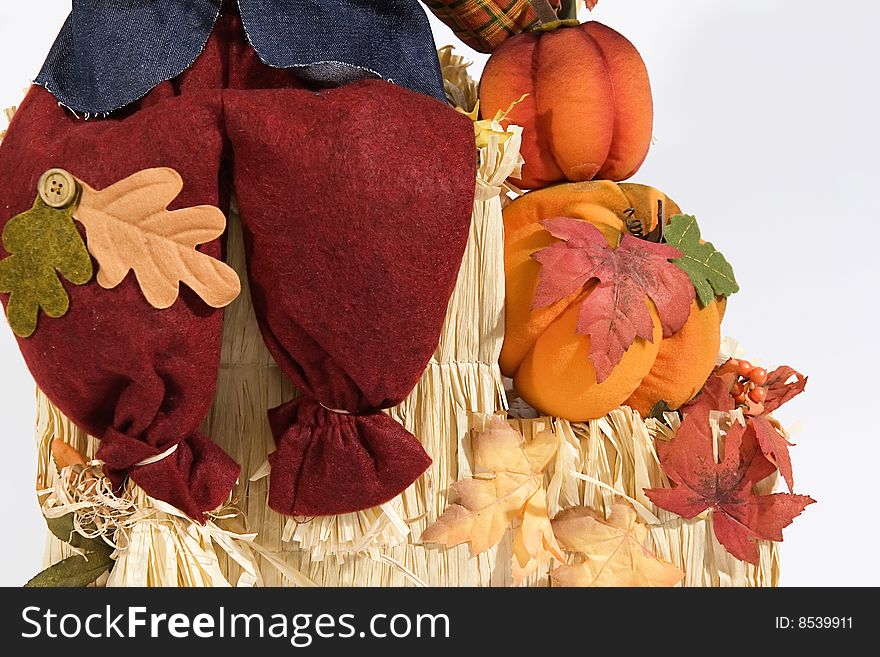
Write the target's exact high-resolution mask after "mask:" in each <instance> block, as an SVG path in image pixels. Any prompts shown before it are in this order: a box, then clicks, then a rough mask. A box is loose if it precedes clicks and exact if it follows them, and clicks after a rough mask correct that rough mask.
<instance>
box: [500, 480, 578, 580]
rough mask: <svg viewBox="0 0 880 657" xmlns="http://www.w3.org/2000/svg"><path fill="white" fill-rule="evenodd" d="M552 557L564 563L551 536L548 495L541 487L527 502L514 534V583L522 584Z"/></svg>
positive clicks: (563, 558) (512, 562) (557, 545)
mask: <svg viewBox="0 0 880 657" xmlns="http://www.w3.org/2000/svg"><path fill="white" fill-rule="evenodd" d="M551 557H555V558H556V559H557V560H559V561H561V562H563V563H564V562H565V556H564V555H563V554H562V550H561V549H560V548H559V544H558V543H557V542H556V538H555V537H554V536H553V528H552V526H551V524H550V516H549V513H548V512H547V493H546V492H545V491H544V488H543V487H541V488H539V489H538V490H537V491H536V492H535V494H534V495H532V496H531V497H530V498H529V501H528V502H527V503H526V506H525V508H524V509H523V515H522V521H521V523H520V525H519V527H516V531H515V532H514V535H513V556H512V558H511V564H512V572H513V582H514V584H517V585H519V584H521V583H522V582H523V580H525V578H526V577H528V576H529V575H531V574H532V573H534V572H535V571H536V570H538V569H539V568H541V567H543V566H545V565H547V564H548V563H550V558H551Z"/></svg>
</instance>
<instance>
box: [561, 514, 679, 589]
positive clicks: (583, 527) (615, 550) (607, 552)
mask: <svg viewBox="0 0 880 657" xmlns="http://www.w3.org/2000/svg"><path fill="white" fill-rule="evenodd" d="M553 532H554V534H555V535H556V538H557V540H558V541H559V543H560V544H561V545H562V547H563V548H565V549H566V550H568V551H570V552H577V553H579V554H581V555H583V557H584V560H583V562H582V563H577V564H571V565H566V566H560V567H559V568H556V569H555V570H554V571H553V573H552V577H553V582H554V584H556V585H557V586H675V585H676V584H678V582H680V581H681V580H682V578H683V577H684V573H683V572H682V571H681V570H679V568H678V567H677V566H675V565H673V564H671V563H669V562H668V561H663V560H662V559H660V558H658V557H657V556H656V555H655V554H654V553H653V552H651V551H650V550H648V548H646V547H645V542H646V539H647V537H648V528H647V527H645V525H644V524H642V523H640V522H639V521H638V517H637V515H636V512H635V510H634V509H633V508H632V507H631V506H630V505H629V504H624V503H622V502H615V503H614V504H613V505H612V507H611V515H610V516H609V518H608V520H607V521H605V520H604V519H602V517H601V516H600V515H599V514H597V513H596V512H595V511H593V510H592V509H590V508H588V507H572V508H569V509H566V510H564V511H562V513H560V514H559V515H558V516H556V518H555V519H554V520H553Z"/></svg>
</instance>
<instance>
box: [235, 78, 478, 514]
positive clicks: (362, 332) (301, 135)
mask: <svg viewBox="0 0 880 657" xmlns="http://www.w3.org/2000/svg"><path fill="white" fill-rule="evenodd" d="M224 107H225V124H226V129H227V134H228V137H229V139H230V142H231V144H232V149H233V151H234V160H235V188H236V193H237V195H238V200H239V207H240V209H241V215H242V221H243V224H244V227H245V234H246V238H247V250H248V267H249V274H250V281H251V290H252V296H253V299H254V305H255V309H256V312H257V316H258V319H259V321H260V326H261V330H262V332H263V336H264V339H265V341H266V344H267V345H268V347H269V349H270V351H271V352H272V355H273V356H274V357H275V360H276V361H277V362H278V363H279V365H280V366H281V368H282V369H283V370H284V372H285V373H286V374H287V376H289V377H290V378H291V379H292V380H293V382H294V383H295V384H296V386H297V387H298V388H299V389H300V390H301V391H302V392H303V394H304V398H303V399H300V400H296V401H294V402H292V403H290V404H287V405H285V406H282V407H281V408H279V409H276V410H275V411H274V412H273V413H272V414H271V419H272V424H273V429H274V432H275V436H276V442H277V446H278V449H277V451H276V452H275V453H274V454H273V455H272V458H271V461H272V478H271V484H270V497H269V504H270V506H272V508H274V509H275V510H277V511H279V512H281V513H286V514H302V515H322V514H333V513H342V512H348V511H354V510H357V509H362V508H366V507H370V506H374V505H376V504H380V503H382V502H385V501H387V500H389V499H391V498H392V497H394V495H396V494H398V493H400V492H401V491H402V490H404V489H405V488H406V487H407V486H408V485H409V484H410V483H411V482H412V481H414V480H415V479H416V478H417V477H418V476H419V475H420V474H421V473H422V472H423V471H424V470H425V468H426V467H427V465H428V464H429V459H428V457H427V455H426V454H425V453H424V451H423V450H422V448H421V446H420V445H419V443H418V441H417V440H416V439H415V438H414V437H413V436H411V435H410V434H408V433H407V432H405V431H404V430H403V429H402V427H400V425H398V424H397V423H395V422H393V421H392V420H391V419H390V418H388V417H387V416H386V415H385V414H383V413H380V412H378V411H379V409H382V408H388V407H390V406H393V405H394V404H397V403H399V402H400V401H402V400H403V399H404V398H405V397H406V395H407V394H408V393H409V392H410V391H411V390H412V388H413V386H414V385H415V383H416V382H417V380H418V378H419V376H420V375H421V372H422V371H423V370H424V367H425V365H426V364H427V362H428V360H429V358H430V356H431V354H432V353H433V351H434V349H435V348H436V345H437V340H438V337H439V333H440V330H441V328H442V324H443V319H444V316H445V313H446V308H447V304H448V301H449V297H450V295H451V292H452V289H453V286H454V284H455V280H456V277H457V274H458V269H459V267H460V265H461V257H462V253H463V250H464V246H465V243H466V239H467V232H468V226H469V222H470V215H471V206H472V200H473V190H474V170H475V159H474V144H473V127H472V125H471V122H470V121H469V120H468V119H466V118H465V117H463V116H461V115H459V114H457V113H455V112H454V111H452V110H451V109H449V108H447V107H445V106H443V105H441V104H440V103H437V102H436V101H434V100H431V99H429V98H426V97H422V96H419V95H417V94H414V93H411V92H409V91H407V90H404V89H401V88H399V87H396V86H394V85H391V84H388V83H385V82H379V81H369V82H362V83H357V84H354V85H350V86H346V87H343V88H339V89H333V90H329V91H324V92H321V93H314V92H306V91H297V90H265V91H227V92H226V93H225V94H224ZM328 408H329V409H341V410H344V411H349V412H351V413H354V415H345V414H339V413H334V412H332V411H330V410H328Z"/></svg>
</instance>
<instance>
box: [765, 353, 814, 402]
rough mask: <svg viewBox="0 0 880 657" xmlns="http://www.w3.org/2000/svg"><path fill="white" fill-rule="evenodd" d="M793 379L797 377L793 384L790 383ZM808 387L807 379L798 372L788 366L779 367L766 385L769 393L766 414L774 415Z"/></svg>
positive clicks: (772, 373) (769, 376) (771, 374)
mask: <svg viewBox="0 0 880 657" xmlns="http://www.w3.org/2000/svg"><path fill="white" fill-rule="evenodd" d="M791 377H795V381H794V382H793V383H789V381H790V380H791ZM806 386H807V377H805V376H804V375H803V374H801V373H800V372H798V371H797V370H794V369H792V368H791V367H789V366H788V365H783V366H782V367H777V368H776V369H775V370H773V371H772V372H770V373H769V374H768V375H767V382H766V383H765V384H764V389H765V390H766V391H767V398H766V399H764V413H772V412H773V411H775V410H776V409H777V408H779V407H780V406H782V405H783V404H784V403H785V402H787V401H789V400H790V399H791V398H792V397H797V396H798V395H799V394H801V393H802V392H803V391H804V388H806Z"/></svg>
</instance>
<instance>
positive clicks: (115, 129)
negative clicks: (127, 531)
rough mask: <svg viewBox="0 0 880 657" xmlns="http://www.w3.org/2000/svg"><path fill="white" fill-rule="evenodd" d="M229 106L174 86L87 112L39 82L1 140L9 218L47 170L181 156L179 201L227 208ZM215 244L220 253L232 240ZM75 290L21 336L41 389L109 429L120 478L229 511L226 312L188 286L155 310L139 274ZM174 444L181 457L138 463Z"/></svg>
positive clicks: (106, 450) (83, 423)
mask: <svg viewBox="0 0 880 657" xmlns="http://www.w3.org/2000/svg"><path fill="white" fill-rule="evenodd" d="M169 92H170V93H169ZM220 103H221V99H220V92H219V91H217V90H214V91H208V90H204V91H201V92H198V93H195V92H194V93H191V94H187V95H183V96H175V95H174V92H173V90H171V89H170V88H169V85H163V87H162V88H160V89H157V91H156V93H155V94H153V95H151V97H148V98H147V99H145V100H144V101H143V102H142V103H141V104H140V106H139V107H133V108H129V110H127V111H126V112H121V113H119V115H114V116H112V117H111V118H107V119H100V120H90V121H83V120H81V119H77V118H76V117H74V116H72V115H71V114H70V113H68V112H66V111H65V110H64V109H62V108H61V107H59V106H58V104H57V102H56V101H55V99H54V97H52V96H51V95H50V94H49V93H48V92H47V91H45V90H44V89H41V88H34V89H33V90H32V91H31V92H30V94H29V95H28V97H27V99H26V100H25V101H24V103H23V105H22V107H21V108H20V110H19V112H18V114H17V115H16V118H15V120H14V121H13V124H12V125H11V126H10V130H9V134H8V136H7V138H6V139H5V140H4V142H3V144H2V146H0V180H2V181H3V184H2V185H0V220H2V223H3V224H4V225H5V222H6V221H8V220H9V219H10V218H11V217H12V216H14V215H15V214H17V213H20V212H23V211H25V210H27V209H28V208H30V207H31V205H32V204H33V201H34V196H35V194H36V185H37V179H38V178H39V176H40V174H42V173H43V172H44V171H45V170H47V169H49V168H52V167H61V168H65V169H67V170H69V171H70V172H71V173H73V175H75V176H77V177H79V178H81V179H83V180H85V181H86V182H88V183H89V184H90V185H91V186H93V187H95V188H98V189H102V188H104V187H106V186H108V185H110V184H111V183H114V182H117V181H119V180H121V179H123V178H125V177H127V176H129V175H131V174H133V173H135V172H136V171H140V170H142V169H147V168H150V167H171V168H173V169H175V170H176V171H178V172H179V173H180V174H181V176H182V177H183V180H184V189H183V191H182V193H181V195H180V196H179V197H178V198H177V199H176V200H175V201H174V203H173V204H172V206H171V207H172V209H174V208H179V207H188V206H193V205H200V204H209V205H217V202H218V172H219V166H220V153H221V150H222V148H223V137H222V132H221V129H220V123H219V122H220V116H221V112H220V109H221V104H220ZM202 250H203V251H205V252H206V253H209V254H210V255H212V256H215V257H219V256H220V255H221V252H220V243H219V241H215V242H212V243H210V244H206V245H204V247H202ZM0 255H3V256H5V255H6V254H5V253H2V254H0ZM65 287H66V289H67V291H68V294H69V296H70V310H69V312H68V313H67V314H66V315H65V316H64V317H61V318H59V319H51V318H48V317H46V316H45V315H43V316H41V317H40V318H39V324H38V327H37V331H36V332H35V333H34V335H33V336H31V337H29V338H23V339H20V340H19V345H20V347H21V351H22V354H23V355H24V357H25V360H26V361H27V363H28V366H29V367H30V369H31V372H32V373H33V375H34V378H35V379H36V381H37V383H38V384H39V386H40V387H41V389H42V390H43V391H44V392H45V393H46V395H47V396H48V397H49V398H50V399H51V400H52V401H53V402H54V403H55V404H57V405H58V407H59V408H60V409H61V410H62V411H63V412H64V413H65V414H66V415H67V416H68V417H70V418H71V419H72V420H73V421H74V422H75V423H76V424H77V425H78V426H80V427H82V428H83V429H85V430H86V431H88V432H89V433H91V434H93V435H95V436H97V437H99V438H101V439H102V443H101V448H100V450H99V452H98V458H100V459H102V460H103V461H105V462H106V470H107V472H108V473H109V474H110V476H111V477H112V478H113V479H114V481H115V482H116V483H117V484H119V483H121V482H122V480H123V479H124V477H125V476H126V475H130V476H131V477H132V478H133V479H134V481H136V482H137V483H138V484H139V485H140V486H141V487H142V488H143V489H144V490H146V491H147V492H148V493H149V494H151V495H153V496H155V497H157V498H159V499H163V500H165V501H167V502H170V503H172V504H174V505H175V506H177V507H178V508H180V509H182V510H183V511H185V512H186V513H188V514H190V515H191V516H193V517H197V518H198V517H200V516H201V513H202V512H204V511H208V510H211V509H214V508H216V507H217V506H218V505H219V504H221V503H222V502H223V500H224V498H225V497H226V496H227V495H228V493H229V491H230V489H231V487H232V485H233V484H234V482H235V479H236V477H237V475H238V466H237V465H236V464H235V463H234V462H233V461H232V460H231V459H230V458H229V457H228V456H227V455H226V454H225V453H224V452H223V451H222V450H221V449H220V448H218V447H217V446H216V445H214V444H213V443H211V442H210V441H209V440H208V439H207V438H205V437H204V436H202V435H201V434H200V433H199V432H198V427H199V425H200V423H201V422H202V420H203V419H204V417H205V416H206V414H207V411H208V409H209V407H210V404H211V401H212V398H213V395H214V387H215V381H216V375H217V369H218V366H219V356H220V341H221V321H222V313H221V312H220V311H217V310H213V309H211V308H209V307H208V306H207V305H205V304H204V303H203V302H202V301H201V300H200V299H199V298H198V297H196V296H195V295H194V294H193V293H192V292H191V291H190V290H188V289H186V288H182V290H181V296H180V299H178V301H177V302H176V303H175V304H174V305H173V306H172V307H171V308H169V309H167V310H157V309H155V308H152V307H151V306H150V305H149V304H148V303H147V302H146V300H145V299H144V296H143V294H142V293H141V291H140V288H139V287H138V285H137V283H136V281H135V279H134V276H133V274H129V276H128V277H127V278H126V279H125V281H124V282H123V283H122V284H121V285H119V286H118V287H117V288H115V289H113V290H105V289H103V288H101V287H100V286H99V285H98V284H97V282H95V281H94V280H92V281H91V282H90V283H88V284H86V285H82V286H74V285H70V284H68V283H66V282H65ZM3 296H4V299H3V301H4V303H5V302H6V300H7V299H6V298H5V297H6V295H3ZM175 444H177V445H178V448H177V450H176V451H175V452H174V453H173V454H171V455H170V456H169V457H167V458H165V459H163V460H161V461H159V462H158V463H155V464H152V465H145V466H140V467H136V466H135V464H137V463H139V462H140V461H142V460H143V459H145V458H148V457H154V456H157V455H159V454H161V453H162V452H164V451H165V450H166V449H168V448H170V447H171V446H173V445H175Z"/></svg>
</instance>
